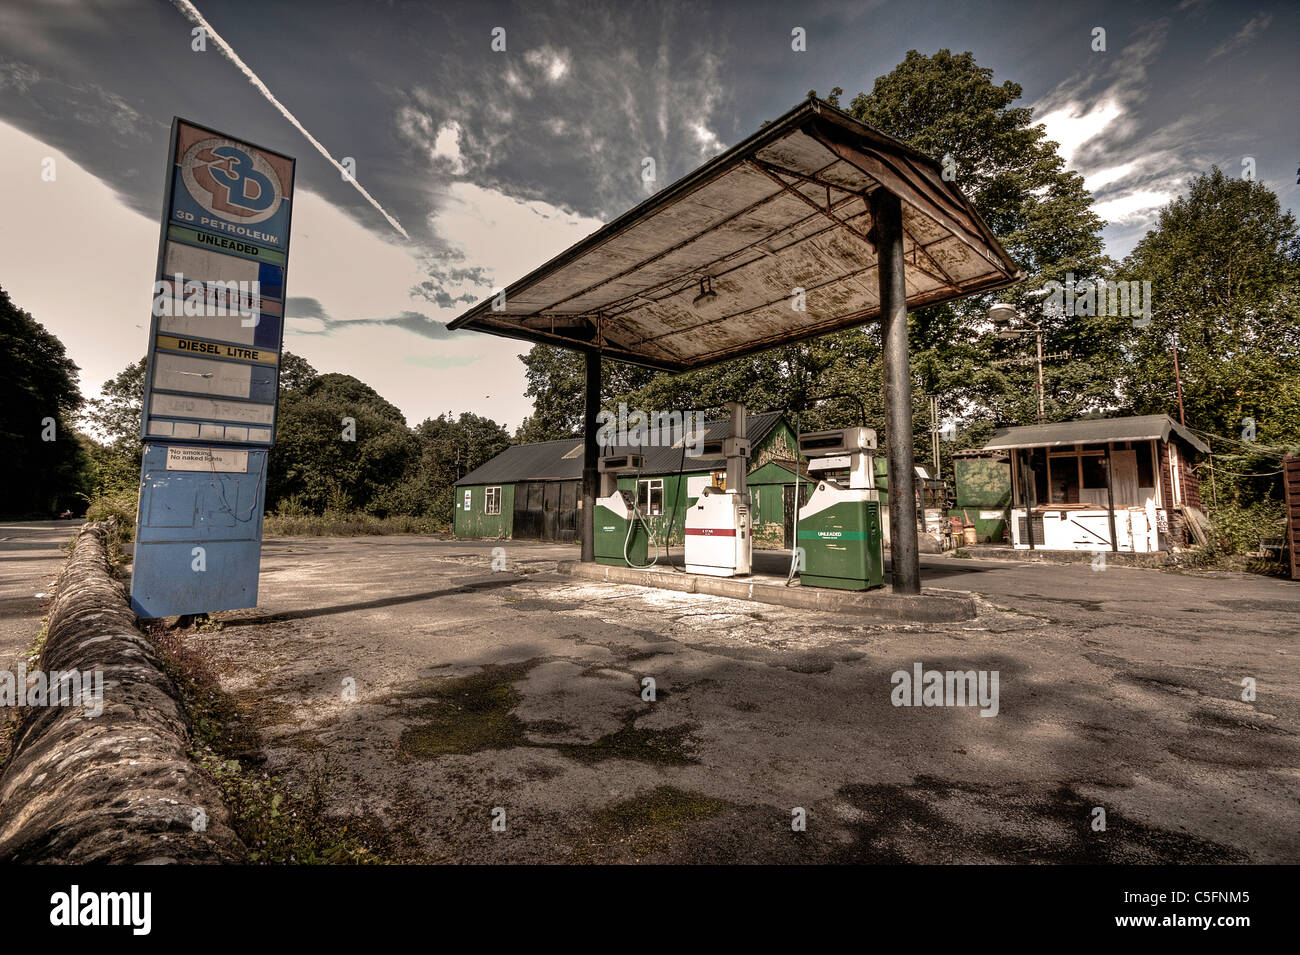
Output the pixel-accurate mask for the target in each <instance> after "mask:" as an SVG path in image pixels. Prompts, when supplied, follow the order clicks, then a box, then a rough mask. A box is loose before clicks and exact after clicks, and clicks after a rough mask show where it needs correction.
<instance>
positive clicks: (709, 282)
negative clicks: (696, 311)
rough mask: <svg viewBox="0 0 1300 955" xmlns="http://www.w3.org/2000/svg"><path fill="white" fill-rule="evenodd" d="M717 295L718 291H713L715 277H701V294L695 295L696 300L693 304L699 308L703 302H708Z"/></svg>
mask: <svg viewBox="0 0 1300 955" xmlns="http://www.w3.org/2000/svg"><path fill="white" fill-rule="evenodd" d="M717 297H718V293H717V292H715V291H713V279H712V278H711V277H709V276H707V275H706V276H704V277H703V278H702V279H700V294H699V295H697V296H695V300H694V301H692V302H691V304H692V305H694V306H696V307H697V308H698V307H699V305H700V303H701V302H707V301H709V300H710V299H715V298H717Z"/></svg>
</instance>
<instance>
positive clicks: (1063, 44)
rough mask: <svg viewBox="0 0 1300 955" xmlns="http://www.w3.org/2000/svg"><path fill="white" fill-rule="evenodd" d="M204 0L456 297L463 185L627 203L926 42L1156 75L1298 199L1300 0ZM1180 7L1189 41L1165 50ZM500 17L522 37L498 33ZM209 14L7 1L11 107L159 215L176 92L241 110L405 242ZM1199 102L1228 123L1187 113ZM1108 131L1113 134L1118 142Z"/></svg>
mask: <svg viewBox="0 0 1300 955" xmlns="http://www.w3.org/2000/svg"><path fill="white" fill-rule="evenodd" d="M195 3H196V6H197V7H198V9H199V10H200V11H201V12H202V13H203V15H204V16H205V17H207V19H208V20H209V21H210V22H211V23H212V25H213V27H214V28H215V29H216V30H217V31H218V32H219V33H220V34H221V35H222V36H223V37H224V38H225V39H226V40H227V41H228V42H229V43H230V44H231V45H232V47H233V48H234V49H235V51H236V52H237V53H238V54H239V56H240V57H241V58H243V60H245V61H246V62H247V64H248V65H249V66H250V67H251V69H252V70H254V71H255V72H256V74H257V75H258V76H259V77H260V78H261V79H262V80H263V81H264V82H265V83H266V84H267V86H268V87H269V88H270V89H271V91H272V92H273V93H274V94H275V95H276V96H277V97H278V98H279V99H280V100H281V101H282V102H283V103H284V104H285V106H286V107H287V108H288V109H289V110H290V111H292V112H293V114H294V115H295V116H297V118H298V119H299V120H300V121H301V122H302V123H303V124H304V126H305V127H306V128H307V129H308V130H309V131H310V132H311V133H312V135H314V136H315V137H316V138H318V139H319V140H320V141H321V142H322V143H323V144H324V145H325V147H326V148H327V149H328V150H329V151H330V153H331V154H332V155H334V156H335V157H336V158H338V159H343V158H344V157H351V158H352V159H354V160H355V162H356V172H357V179H358V180H359V181H360V183H361V184H362V185H364V186H365V187H366V188H367V189H368V190H369V191H370V192H371V193H372V194H373V195H374V196H375V198H376V200H377V201H378V202H379V203H381V204H382V206H383V207H384V208H385V209H387V210H388V211H389V212H391V213H392V214H393V215H394V216H395V217H396V218H397V219H398V220H400V221H401V222H402V224H403V226H404V227H405V228H406V229H407V230H408V231H409V232H410V233H411V235H412V237H413V238H414V240H415V244H416V246H417V247H418V249H419V250H421V251H424V252H430V253H434V254H433V256H432V257H431V258H430V259H429V260H428V265H427V269H428V272H429V276H430V282H431V284H430V286H429V287H428V288H424V287H423V286H420V287H419V289H420V292H419V293H420V294H422V295H425V297H426V298H428V299H429V300H430V301H431V302H434V303H438V304H442V303H443V302H444V301H446V300H447V299H448V298H450V299H451V301H453V302H454V301H456V299H455V298H454V297H453V296H450V293H448V292H447V291H445V288H444V286H447V285H452V284H455V282H456V277H455V276H456V274H457V273H456V270H458V269H466V268H470V269H472V265H473V264H472V263H464V262H459V261H457V260H456V259H455V257H454V255H453V256H450V257H447V256H444V255H443V254H445V253H448V252H450V251H454V250H452V249H451V248H450V247H449V245H448V243H447V240H446V237H440V236H439V235H438V234H437V233H436V223H437V212H438V209H439V206H440V203H441V202H442V201H444V200H445V198H446V197H447V195H448V190H449V189H450V188H451V186H452V184H453V183H456V182H458V181H467V182H471V183H473V184H475V185H476V186H480V187H484V188H489V189H495V190H499V191H501V192H504V193H506V194H507V195H510V196H512V197H516V198H519V199H537V200H544V201H545V202H547V203H550V204H553V205H555V206H557V207H559V208H560V209H562V210H566V211H570V212H573V213H576V214H579V215H584V216H596V217H600V218H604V219H608V218H610V217H612V216H614V215H617V214H618V213H621V212H623V211H624V210H626V209H627V208H629V207H630V206H632V205H634V204H635V203H636V202H638V201H640V200H641V199H643V198H645V196H646V195H647V193H648V192H649V191H652V190H654V189H658V188H662V187H663V186H665V185H668V184H669V183H671V182H672V181H673V180H675V179H676V178H678V177H680V176H682V175H684V174H685V173H687V172H689V171H690V170H692V169H693V168H695V167H696V166H698V165H699V164H700V163H701V162H702V161H703V160H705V159H706V158H708V157H709V156H710V155H712V154H714V153H715V152H717V151H718V150H720V149H722V148H723V147H724V146H726V145H729V144H731V143H734V142H736V141H737V140H738V139H740V138H741V137H743V136H744V135H746V134H748V133H750V132H752V131H753V130H754V129H756V128H757V127H758V125H759V123H760V122H761V121H762V120H764V119H771V118H773V117H774V116H776V115H778V114H779V113H781V112H782V111H784V110H785V109H787V108H789V107H790V106H791V105H793V104H794V103H795V102H797V101H798V100H799V99H801V98H802V97H803V96H804V94H805V93H806V92H807V90H809V89H810V88H816V89H818V90H820V91H821V92H822V93H823V94H825V93H827V92H828V91H829V90H830V88H831V87H832V86H835V85H839V86H842V87H843V88H844V90H845V100H846V101H847V100H848V99H849V98H850V97H852V95H853V94H854V93H856V92H858V91H859V90H864V89H865V90H869V89H870V88H871V85H872V81H873V80H874V78H875V77H876V76H879V75H881V74H883V73H886V72H888V71H889V70H890V69H892V68H893V67H894V66H895V65H896V64H897V63H898V62H899V61H900V60H901V59H902V58H903V56H904V55H905V54H906V52H907V50H908V49H910V48H916V49H920V50H922V51H923V52H933V51H935V50H937V49H940V48H951V49H954V50H966V49H969V50H972V51H974V53H975V55H976V57H977V60H978V61H979V62H980V63H981V64H982V65H988V66H992V67H994V68H995V70H996V74H995V79H996V80H997V81H999V82H1000V81H1002V80H1005V79H1010V80H1013V81H1016V82H1019V83H1020V84H1021V85H1022V86H1023V87H1024V89H1025V98H1024V100H1023V101H1022V102H1023V103H1024V104H1026V105H1027V104H1029V103H1032V102H1035V101H1037V100H1039V99H1041V98H1044V97H1056V98H1057V99H1058V100H1060V99H1068V97H1069V94H1070V93H1071V84H1074V83H1078V84H1080V86H1083V85H1085V84H1087V83H1090V82H1093V81H1094V79H1095V81H1096V82H1098V83H1100V84H1103V85H1102V87H1101V88H1105V84H1106V83H1113V82H1115V80H1116V78H1122V77H1124V76H1125V75H1129V76H1134V75H1135V74H1136V73H1138V72H1141V73H1142V75H1140V76H1136V79H1135V80H1134V82H1132V83H1130V84H1129V86H1128V87H1125V88H1126V89H1128V90H1129V91H1130V92H1131V93H1132V96H1131V97H1130V98H1129V99H1128V100H1126V101H1125V103H1126V106H1125V108H1126V110H1127V115H1128V116H1129V117H1130V118H1133V117H1135V116H1136V115H1137V114H1138V113H1139V112H1140V113H1141V123H1142V125H1143V127H1144V128H1146V129H1148V130H1157V131H1159V130H1163V131H1164V139H1165V140H1166V141H1167V145H1168V146H1169V147H1170V148H1171V149H1172V150H1173V154H1172V155H1173V156H1174V160H1172V161H1169V162H1168V164H1169V165H1170V166H1171V167H1172V166H1174V165H1178V164H1182V165H1188V166H1189V167H1190V165H1191V164H1192V163H1194V162H1203V161H1205V160H1208V159H1213V158H1215V157H1216V156H1219V155H1220V154H1223V158H1224V161H1225V163H1226V159H1227V156H1226V153H1227V151H1228V150H1229V149H1235V150H1236V151H1237V152H1238V154H1240V153H1244V152H1247V151H1250V152H1251V153H1252V154H1255V155H1258V156H1259V158H1260V175H1261V177H1263V178H1265V180H1266V181H1270V184H1272V185H1275V186H1276V187H1277V188H1279V190H1280V192H1281V195H1282V199H1283V201H1284V203H1286V204H1290V205H1294V200H1295V186H1294V176H1291V177H1289V179H1290V181H1289V182H1288V181H1287V179H1286V178H1284V177H1283V176H1282V171H1283V169H1285V167H1286V166H1288V165H1289V166H1290V168H1291V169H1294V162H1295V156H1294V155H1293V153H1294V142H1293V130H1292V129H1291V125H1293V124H1288V123H1285V122H1281V121H1279V120H1278V117H1279V116H1293V115H1295V113H1296V112H1297V111H1296V109H1295V108H1294V107H1295V102H1296V101H1295V96H1296V94H1295V90H1296V84H1295V75H1294V67H1293V65H1292V64H1293V60H1292V53H1291V51H1290V47H1289V40H1288V38H1293V37H1294V36H1295V35H1296V32H1297V17H1296V14H1295V12H1294V10H1293V9H1291V8H1289V7H1287V6H1286V5H1283V4H1276V3H1274V4H1269V3H1263V4H1259V5H1258V6H1256V5H1252V6H1251V8H1249V9H1246V10H1240V9H1238V10H1234V9H1232V7H1231V5H1221V4H1217V5H1205V4H1199V3H1197V4H1189V3H1184V4H1183V7H1184V8H1185V9H1178V8H1177V7H1175V6H1173V5H1168V4H1165V5H1160V6H1159V7H1158V8H1156V7H1153V8H1151V9H1150V10H1148V9H1146V8H1144V7H1143V6H1142V5H1141V4H1133V3H1103V4H1098V5H1090V6H1088V7H1087V8H1085V9H1081V10H1079V11H1073V10H1066V9H1064V8H1057V7H1050V6H1042V5H1033V4H1026V3H1020V4H1015V3H1008V2H1002V3H994V4H992V5H990V6H989V7H987V8H984V7H980V8H978V9H977V8H974V7H971V6H969V5H962V4H951V5H948V4H939V3H925V2H917V3H913V4H906V5H886V4H880V3H875V2H869V3H850V4H829V3H828V4H817V3H813V4H789V3H787V2H781V0H768V2H758V3H754V4H728V3H718V4H703V3H698V2H692V3H686V2H682V3H648V4H638V5H630V4H628V5H623V4H610V5H595V4H579V3H547V4H541V3H520V4H496V5H493V4H486V3H440V4H436V5H434V4H430V5H423V6H422V5H419V4H401V5H395V4H394V5H387V4H357V3H331V2H317V3H312V4H310V5H305V4H302V3H300V2H289V0H223V2H217V0H195ZM1158 21H1165V22H1166V23H1167V26H1166V27H1165V29H1166V31H1167V39H1165V40H1163V41H1162V43H1161V45H1160V46H1159V48H1158V49H1156V50H1155V51H1154V52H1153V53H1152V54H1151V56H1149V57H1145V58H1144V57H1143V56H1142V52H1141V51H1142V44H1143V42H1145V41H1144V38H1146V41H1149V40H1150V37H1151V35H1152V31H1153V30H1154V29H1155V27H1153V24H1155V23H1157V22H1158ZM1011 23H1014V24H1015V29H1014V30H1009V29H1008V28H1007V26H1008V24H1011ZM1095 25H1102V26H1104V27H1105V28H1106V29H1107V31H1108V35H1109V50H1108V52H1106V53H1094V52H1092V51H1091V50H1090V49H1089V34H1090V31H1091V30H1092V29H1093V28H1094V26H1095ZM796 26H798V27H802V28H803V29H805V30H806V31H807V37H808V49H807V52H806V53H802V54H800V53H795V52H793V51H792V50H791V48H790V33H791V30H792V28H794V27H796ZM498 27H499V28H502V29H504V30H505V39H506V50H505V52H494V51H493V50H492V47H491V44H492V38H493V30H494V28H498ZM191 29H192V24H191V23H190V22H189V21H188V20H186V19H185V18H184V17H183V16H181V14H180V13H179V12H177V11H176V10H175V9H174V8H173V7H172V6H171V5H169V4H166V3H163V2H161V0H155V2H153V3H148V4H144V3H139V2H131V3H126V2H108V3H102V4H96V5H93V6H92V5H89V4H82V3H76V2H60V3H29V4H14V3H7V4H4V5H3V6H0V116H3V118H4V119H5V120H6V121H8V122H12V123H14V124H15V125H17V126H19V127H20V128H22V129H24V130H25V131H27V132H29V133H31V134H33V135H35V136H37V137H38V138H40V139H41V140H43V141H44V142H47V143H49V144H51V145H52V146H54V147H57V148H58V149H60V150H63V151H64V152H66V153H68V154H69V155H70V156H71V157H72V158H73V159H75V160H76V161H77V162H78V163H79V164H81V165H83V166H85V167H86V168H87V169H89V170H90V171H91V172H92V173H94V174H95V175H97V176H99V177H100V178H101V179H103V180H104V181H106V182H107V183H109V184H110V185H111V186H112V187H113V188H115V189H117V190H118V191H119V192H120V194H121V195H122V196H123V198H124V200H125V201H126V202H127V204H128V205H130V206H131V207H132V208H134V209H137V210H139V211H141V212H143V213H145V214H147V215H149V216H156V215H157V214H158V209H157V204H158V201H159V196H160V195H161V181H160V180H161V172H162V166H163V152H164V151H165V142H166V136H167V126H168V123H169V121H170V118H171V116H172V115H173V114H179V115H182V116H185V117H187V118H191V119H194V120H196V121H199V122H203V123H206V124H208V125H211V126H214V127H216V128H219V129H227V130H231V131H236V132H238V134H240V135H243V136H246V137H247V138H248V139H250V140H252V141H254V142H258V143H261V144H264V145H266V146H268V147H272V148H276V149H280V150H282V151H284V152H287V153H289V154H290V155H295V156H297V157H298V158H299V164H298V176H299V178H298V184H299V187H300V188H305V189H310V190H312V191H314V192H318V193H320V194H321V195H323V196H324V197H325V198H326V199H328V200H329V201H330V202H332V203H335V204H337V205H338V206H340V207H342V208H344V209H346V210H347V211H348V212H349V214H350V215H352V216H353V217H354V218H355V219H356V220H357V221H358V222H360V223H362V224H364V225H365V226H366V227H367V228H370V229H372V230H373V231H374V232H375V234H376V235H378V236H381V237H384V238H386V239H396V240H398V241H400V237H399V236H397V235H396V234H395V232H394V231H393V230H392V228H391V227H390V226H389V225H388V223H386V222H385V221H384V220H383V218H382V217H381V216H380V215H379V214H378V213H377V212H376V211H375V210H374V209H372V208H370V206H369V205H368V204H367V203H366V201H365V200H364V199H363V198H362V197H361V196H359V195H357V194H356V192H355V191H354V190H353V188H352V187H351V186H350V185H349V184H348V183H346V182H344V181H342V179H341V177H340V175H339V173H338V171H337V170H336V169H334V168H333V167H332V166H331V165H330V164H329V163H328V162H327V161H326V160H325V159H324V158H323V157H321V156H320V155H318V154H317V153H316V152H315V150H313V149H312V148H311V146H310V145H309V144H307V143H306V142H305V141H304V140H303V138H302V137H301V135H300V134H299V133H298V132H297V131H296V130H294V129H293V128H292V127H291V126H290V125H289V124H288V123H287V122H286V121H285V119H284V118H283V117H282V116H281V115H280V114H279V113H278V112H277V111H276V110H275V109H274V108H273V107H272V106H271V105H270V104H269V103H267V102H266V100H265V99H263V97H262V96H261V95H260V94H259V93H258V92H257V91H256V90H255V89H254V88H253V87H252V86H250V84H249V82H248V81H247V80H246V79H245V78H244V77H243V76H241V75H240V74H239V72H238V71H237V70H236V69H235V68H234V67H233V66H232V65H231V64H230V63H229V62H228V61H227V60H226V59H225V58H224V57H223V56H222V55H221V54H220V53H219V52H217V51H216V50H215V49H214V48H212V47H210V48H209V50H208V51H207V52H194V51H193V50H192V49H191V43H192V35H191ZM1216 53H1217V54H1218V55H1217V56H1216V55H1214V54H1216ZM1189 119H1195V120H1196V122H1197V123H1200V124H1201V125H1204V124H1205V123H1209V124H1210V125H1211V127H1212V128H1210V129H1208V130H1207V129H1201V128H1196V129H1190V128H1187V127H1186V126H1184V125H1180V124H1182V123H1186V122H1187V121H1189ZM1121 132H1122V130H1120V129H1119V128H1115V129H1108V130H1106V131H1105V135H1104V136H1103V138H1102V139H1100V140H1098V142H1096V143H1093V144H1087V150H1085V153H1081V158H1086V159H1087V161H1089V162H1094V161H1095V162H1096V163H1097V164H1104V163H1107V162H1109V163H1110V164H1112V165H1114V164H1119V163H1122V162H1125V161H1129V160H1133V161H1136V162H1137V164H1138V168H1139V169H1140V170H1146V169H1147V168H1148V167H1150V166H1152V163H1151V162H1150V161H1149V160H1150V153H1151V152H1152V151H1153V150H1155V149H1158V148H1159V147H1160V146H1161V140H1159V139H1155V140H1151V141H1146V142H1141V143H1140V145H1139V141H1135V140H1126V139H1124V138H1123V137H1122V136H1121V135H1120V133H1121ZM1180 137H1182V138H1181V139H1180ZM1190 139H1195V140H1196V142H1197V143H1199V144H1200V145H1199V146H1197V147H1195V148H1192V147H1191V146H1190V145H1189V142H1190ZM1202 147H1203V148H1202ZM1247 147H1248V148H1247ZM1106 150H1110V151H1111V152H1112V153H1114V154H1113V155H1100V156H1099V155H1096V154H1098V153H1103V154H1104V153H1105V151H1106ZM1085 154H1086V155H1085ZM647 158H650V159H653V160H654V161H655V167H656V169H655V172H656V179H655V181H654V182H653V183H652V184H650V185H649V186H647V185H646V184H644V183H643V182H642V179H641V173H642V169H643V168H644V160H645V159H647ZM1155 165H1159V164H1158V163H1156V164H1155ZM1187 171H1188V173H1191V172H1194V171H1196V170H1194V169H1191V168H1188V170H1187ZM1288 171H1289V170H1288ZM1270 177H1271V178H1270ZM1140 187H1141V183H1140V179H1139V180H1135V182H1134V184H1133V185H1132V188H1140ZM515 277H516V276H487V275H482V274H479V275H475V276H473V277H471V278H469V281H473V282H474V283H475V284H481V285H487V284H489V283H491V282H500V281H508V280H510V279H513V278H515Z"/></svg>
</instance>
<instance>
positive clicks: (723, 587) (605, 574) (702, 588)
mask: <svg viewBox="0 0 1300 955" xmlns="http://www.w3.org/2000/svg"><path fill="white" fill-rule="evenodd" d="M556 570H557V571H558V572H559V573H561V574H568V575H569V576H571V577H581V578H584V579H587V580H603V581H606V582H608V583H611V584H635V585H636V586H638V587H658V588H660V589H662V590H676V591H679V592H681V593H688V594H709V595H711V596H714V597H730V598H732V599H733V600H752V601H755V602H756V603H766V604H775V605H777V606H781V607H795V608H798V609H801V610H819V611H831V612H835V613H850V614H854V615H856V616H859V617H862V618H864V619H868V620H880V621H890V622H903V623H950V622H952V621H955V620H970V619H971V618H972V617H974V616H975V600H974V599H973V598H971V597H968V596H965V595H962V594H955V593H945V594H940V593H935V592H933V591H931V592H929V593H921V594H915V595H909V594H894V593H891V592H890V591H889V590H888V589H885V590H875V591H866V592H859V591H848V590H828V589H825V588H821V587H801V586H799V585H798V584H797V583H795V584H792V585H791V586H789V587H787V586H785V581H784V579H783V578H780V577H775V576H771V575H758V574H755V575H751V576H749V577H706V576H703V575H701V574H688V573H685V572H683V571H680V570H673V569H671V568H659V567H656V568H653V569H651V570H635V569H633V568H631V567H610V566H607V565H605V564H587V563H583V562H581V561H576V560H568V561H562V562H560V564H559V565H558V566H557V567H556Z"/></svg>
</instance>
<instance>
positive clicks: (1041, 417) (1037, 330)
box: [1034, 325, 1047, 424]
mask: <svg viewBox="0 0 1300 955" xmlns="http://www.w3.org/2000/svg"><path fill="white" fill-rule="evenodd" d="M1034 338H1035V339H1036V340H1037V343H1038V423H1039V424H1042V423H1043V422H1045V421H1046V420H1047V412H1046V411H1044V410H1043V326H1042V325H1035V326H1034Z"/></svg>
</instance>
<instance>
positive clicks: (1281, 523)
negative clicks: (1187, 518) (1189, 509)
mask: <svg viewBox="0 0 1300 955" xmlns="http://www.w3.org/2000/svg"><path fill="white" fill-rule="evenodd" d="M1210 522H1211V523H1212V524H1213V525H1214V536H1213V539H1212V540H1211V546H1212V548H1213V550H1215V551H1217V552H1218V553H1221V554H1246V553H1254V552H1256V551H1258V550H1259V541H1260V538H1261V537H1263V538H1269V537H1282V536H1284V535H1285V533H1286V507H1285V505H1284V504H1283V503H1282V502H1281V501H1277V500H1262V501H1258V502H1256V503H1254V504H1249V505H1244V506H1243V505H1241V504H1239V503H1237V502H1231V501H1224V502H1222V503H1220V504H1219V505H1218V506H1217V507H1214V508H1213V509H1212V510H1211V511H1210Z"/></svg>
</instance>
